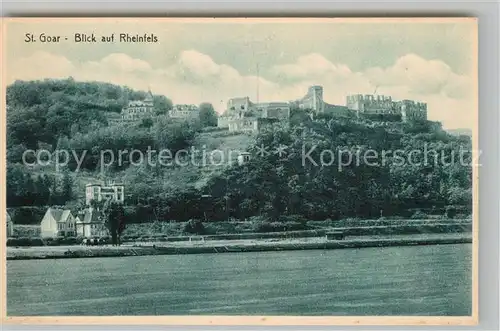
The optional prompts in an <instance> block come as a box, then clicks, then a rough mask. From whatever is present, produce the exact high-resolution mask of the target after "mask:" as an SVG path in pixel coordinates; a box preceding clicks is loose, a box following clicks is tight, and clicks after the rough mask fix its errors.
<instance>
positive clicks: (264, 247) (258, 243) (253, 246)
mask: <svg viewBox="0 0 500 331" xmlns="http://www.w3.org/2000/svg"><path fill="white" fill-rule="evenodd" d="M465 243H472V234H471V233H453V234H439V235H437V234H434V235H421V236H419V235H416V236H415V235H413V236H411V235H405V236H384V237H353V238H349V237H348V238H346V239H344V240H327V239H325V238H296V239H286V240H283V239H271V240H221V241H193V242H179V243H164V242H161V243H160V242H158V243H153V242H151V243H141V244H125V245H122V246H119V247H116V246H94V247H92V246H90V247H88V246H43V247H8V248H7V260H30V259H63V258H91V257H123V256H145V255H176V254H214V253H215V254H218V253H243V252H264V251H290V250H312V249H316V250H321V249H323V250H324V249H346V248H367V247H390V246H412V245H445V244H465Z"/></svg>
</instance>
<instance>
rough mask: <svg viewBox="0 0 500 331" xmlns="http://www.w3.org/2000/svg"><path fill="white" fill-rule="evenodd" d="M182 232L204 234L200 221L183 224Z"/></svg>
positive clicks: (203, 227)
mask: <svg viewBox="0 0 500 331" xmlns="http://www.w3.org/2000/svg"><path fill="white" fill-rule="evenodd" d="M183 231H184V232H186V233H190V234H206V233H207V231H206V229H205V226H204V225H203V223H202V222H201V221H200V220H189V221H187V222H186V224H184V229H183Z"/></svg>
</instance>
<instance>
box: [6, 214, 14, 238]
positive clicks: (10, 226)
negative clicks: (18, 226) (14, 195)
mask: <svg viewBox="0 0 500 331" xmlns="http://www.w3.org/2000/svg"><path fill="white" fill-rule="evenodd" d="M5 215H6V217H5V223H7V238H8V237H13V236H14V223H13V222H12V218H11V217H10V215H9V212H7V211H6V212H5Z"/></svg>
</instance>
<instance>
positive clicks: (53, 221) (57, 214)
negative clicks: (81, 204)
mask: <svg viewBox="0 0 500 331" xmlns="http://www.w3.org/2000/svg"><path fill="white" fill-rule="evenodd" d="M75 230H76V219H75V218H74V217H73V215H72V214H71V211H70V210H69V209H57V208H49V209H47V212H45V215H44V216H43V219H42V222H41V224H40V235H41V237H42V238H53V237H61V236H75V234H76V231H75Z"/></svg>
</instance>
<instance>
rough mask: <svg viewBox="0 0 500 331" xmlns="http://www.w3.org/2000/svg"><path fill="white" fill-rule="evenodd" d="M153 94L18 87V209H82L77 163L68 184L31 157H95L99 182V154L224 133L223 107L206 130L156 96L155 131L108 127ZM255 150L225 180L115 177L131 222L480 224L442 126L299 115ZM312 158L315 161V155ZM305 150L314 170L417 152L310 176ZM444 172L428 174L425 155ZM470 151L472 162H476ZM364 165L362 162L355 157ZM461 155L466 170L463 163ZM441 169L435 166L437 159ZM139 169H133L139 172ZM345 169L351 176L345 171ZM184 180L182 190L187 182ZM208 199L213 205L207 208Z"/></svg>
mask: <svg viewBox="0 0 500 331" xmlns="http://www.w3.org/2000/svg"><path fill="white" fill-rule="evenodd" d="M142 97H144V92H139V91H133V90H130V89H128V88H126V87H120V86H115V85H112V84H107V83H98V82H86V83H84V82H75V81H74V80H73V79H71V78H70V79H67V80H45V81H31V82H21V81H18V82H15V83H14V84H12V85H10V86H8V88H7V105H8V111H7V163H8V164H7V203H8V207H17V206H46V205H64V204H70V203H75V200H76V199H77V198H76V194H75V193H76V192H75V180H76V179H75V174H74V173H75V169H76V168H77V166H78V165H77V163H76V162H75V161H74V160H70V162H69V163H68V165H67V167H65V168H64V169H62V171H60V172H57V173H55V172H54V173H51V172H48V171H41V170H40V169H38V168H37V167H26V166H24V165H22V155H23V152H24V151H25V150H26V149H34V150H36V149H46V150H51V151H52V150H56V149H59V150H60V149H67V150H74V151H77V152H82V151H84V150H85V151H87V156H86V158H85V160H84V162H83V163H82V164H81V168H80V169H79V171H80V172H84V173H86V174H87V175H88V177H91V178H92V177H95V178H98V177H99V176H102V172H100V166H101V165H100V164H99V162H100V151H102V150H108V149H109V150H125V149H128V150H131V149H137V150H140V151H143V152H146V151H147V149H148V148H153V149H164V148H167V149H169V150H170V151H172V152H175V151H177V150H180V149H184V148H188V147H189V146H192V145H193V142H194V140H195V139H196V137H197V136H198V135H199V134H200V132H202V131H203V130H204V127H207V126H215V125H216V123H217V118H216V115H215V111H214V110H213V107H212V105H210V104H202V105H200V109H201V113H200V120H199V121H190V122H182V121H174V120H171V119H169V118H168V117H166V116H162V115H163V114H165V113H167V112H168V111H169V110H170V109H171V108H172V102H171V101H170V100H169V99H168V98H166V97H164V96H154V103H155V110H156V112H157V113H158V117H156V118H155V119H154V120H153V121H145V122H143V123H139V124H138V125H136V126H134V127H132V128H131V127H129V126H125V125H110V124H108V118H109V114H111V113H118V112H120V111H121V109H122V107H123V106H124V105H126V103H127V102H128V101H129V100H136V99H141V98H142ZM248 139H251V144H250V148H249V151H250V152H251V153H252V158H251V160H250V161H249V162H248V163H246V164H244V165H239V166H238V165H235V166H232V167H228V168H224V169H223V170H221V171H219V172H218V173H216V174H212V173H211V174H209V175H208V174H204V173H203V172H198V173H195V174H193V172H182V171H181V170H179V169H172V168H168V167H167V168H160V167H150V166H148V165H147V164H146V165H144V166H141V167H131V166H130V164H128V163H127V162H124V163H123V164H120V165H117V164H115V165H113V166H112V167H109V168H107V169H106V171H107V173H106V176H109V178H113V179H116V180H119V181H122V182H124V183H126V184H127V186H126V190H127V197H126V205H127V206H126V213H127V215H126V216H127V217H128V218H129V221H133V222H141V221H151V220H158V221H164V220H178V221H185V220H189V219H205V218H207V219H209V220H214V221H217V220H225V219H228V218H236V219H240V220H245V219H247V218H249V217H252V216H261V217H265V218H266V219H269V220H271V221H274V220H278V219H280V218H282V217H302V218H307V219H312V220H322V219H327V218H330V219H341V218H347V217H362V218H374V217H375V218H378V217H381V216H394V215H406V213H407V212H408V211H411V210H416V209H422V210H426V211H432V210H435V211H436V212H440V211H442V210H445V209H446V208H449V207H450V206H459V207H460V208H459V209H460V210H464V211H465V212H466V213H470V211H471V208H472V190H471V187H472V168H471V166H470V163H471V159H472V156H471V139H470V137H468V136H453V135H450V134H447V133H446V132H445V131H444V130H442V129H441V126H440V125H439V123H435V122H430V121H425V122H418V123H411V124H406V123H405V124H403V123H390V122H389V123H384V122H370V121H368V120H366V121H363V120H359V119H338V118H333V117H329V116H327V115H322V116H317V117H316V118H314V119H312V117H311V116H310V114H308V112H307V111H305V110H299V109H293V110H292V118H291V120H290V123H289V125H284V124H283V123H278V124H275V125H274V127H272V128H271V130H264V131H262V132H261V133H259V134H258V135H257V136H255V137H252V138H250V137H249V138H248ZM260 146H266V147H267V148H268V150H269V151H275V150H279V148H280V146H286V150H285V152H286V153H283V155H278V154H276V153H272V152H270V153H267V155H263V156H257V155H258V152H259V147H260ZM311 149H312V151H311ZM304 150H306V151H311V153H309V154H308V155H309V156H310V158H311V159H313V160H320V159H321V158H322V157H323V156H324V153H323V154H322V151H324V150H328V151H332V155H342V157H347V154H346V153H345V151H347V150H350V151H353V153H352V154H351V155H353V154H354V155H359V151H368V150H373V151H377V152H378V153H379V155H380V153H382V152H383V151H395V150H399V151H401V152H402V155H408V154H410V153H411V152H412V151H420V152H421V153H415V158H414V159H413V160H412V161H413V162H412V163H411V164H408V163H404V162H401V156H399V157H398V156H396V155H393V154H390V155H388V156H386V157H385V159H384V162H380V160H378V161H379V162H378V163H377V164H375V165H374V164H372V163H371V164H367V163H366V162H356V161H357V160H355V161H354V162H350V163H349V162H345V161H346V160H342V159H340V160H336V162H332V163H333V165H323V166H322V165H321V164H319V165H315V164H313V163H312V162H308V163H306V164H304V157H303V156H304ZM429 150H430V151H432V153H435V154H431V155H438V157H437V162H423V161H424V160H423V157H424V154H425V152H426V151H427V152H428V151H429ZM463 151H466V152H465V153H464V152H463ZM354 152H356V153H358V154H356V153H354ZM461 153H462V154H463V155H464V156H465V157H464V160H465V161H466V162H465V163H461V162H459V156H460V155H461ZM431 160H433V159H432V158H431ZM132 161H133V160H132ZM339 162H344V163H343V164H345V166H343V167H342V168H340V167H338V164H339ZM188 175H189V176H195V177H196V176H197V177H200V176H209V178H206V181H205V182H206V184H205V185H204V186H203V187H202V188H196V187H194V186H192V185H189V184H187V183H189V182H190V181H191V179H190V178H187V176H188ZM173 176H181V177H182V176H186V178H185V182H186V184H185V185H170V184H166V183H168V180H167V179H168V178H169V177H173ZM182 179H183V178H181V180H180V182H182ZM202 196H204V198H202Z"/></svg>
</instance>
